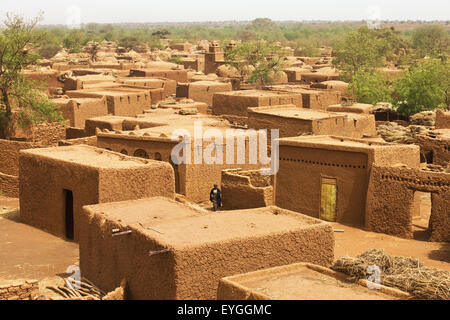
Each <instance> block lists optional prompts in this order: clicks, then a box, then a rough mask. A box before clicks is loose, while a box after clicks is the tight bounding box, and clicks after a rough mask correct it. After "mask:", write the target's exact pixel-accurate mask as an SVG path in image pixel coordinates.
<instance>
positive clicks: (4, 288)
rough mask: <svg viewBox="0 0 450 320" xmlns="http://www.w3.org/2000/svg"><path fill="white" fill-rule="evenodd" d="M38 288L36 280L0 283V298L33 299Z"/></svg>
mask: <svg viewBox="0 0 450 320" xmlns="http://www.w3.org/2000/svg"><path fill="white" fill-rule="evenodd" d="M38 290H39V284H38V282H37V280H27V281H14V282H13V283H10V284H3V285H0V300H33V298H34V297H35V296H36V295H37V292H38Z"/></svg>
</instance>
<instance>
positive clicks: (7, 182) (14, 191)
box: [0, 173, 19, 198]
mask: <svg viewBox="0 0 450 320" xmlns="http://www.w3.org/2000/svg"><path fill="white" fill-rule="evenodd" d="M0 195H2V196H4V197H10V198H18V197H19V177H17V176H10V175H7V174H4V173H0Z"/></svg>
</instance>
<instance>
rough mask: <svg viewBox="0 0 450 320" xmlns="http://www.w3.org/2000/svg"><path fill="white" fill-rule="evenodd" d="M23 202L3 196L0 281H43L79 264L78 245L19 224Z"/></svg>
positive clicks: (0, 227)
mask: <svg viewBox="0 0 450 320" xmlns="http://www.w3.org/2000/svg"><path fill="white" fill-rule="evenodd" d="M18 207H19V201H18V199H10V198H3V197H0V282H2V281H4V280H18V279H35V280H42V279H45V278H48V277H54V276H55V275H58V274H65V273H66V270H67V268H68V267H69V266H72V265H75V264H78V245H77V244H76V243H72V242H67V241H64V240H62V239H59V238H57V237H54V236H52V235H50V234H48V233H45V232H43V231H41V230H38V229H36V228H33V227H30V226H28V225H25V224H22V223H20V222H18V221H19V219H18V218H19V211H18Z"/></svg>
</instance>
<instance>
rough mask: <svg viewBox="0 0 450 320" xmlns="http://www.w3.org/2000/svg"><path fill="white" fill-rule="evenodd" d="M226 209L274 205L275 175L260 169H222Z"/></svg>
mask: <svg viewBox="0 0 450 320" xmlns="http://www.w3.org/2000/svg"><path fill="white" fill-rule="evenodd" d="M221 191H222V198H223V199H222V204H223V209H224V210H242V209H252V208H261V207H268V206H273V205H274V194H273V177H272V176H263V175H261V174H260V171H258V170H257V171H244V170H240V169H232V170H224V171H222V187H221Z"/></svg>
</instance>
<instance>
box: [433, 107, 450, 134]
mask: <svg viewBox="0 0 450 320" xmlns="http://www.w3.org/2000/svg"><path fill="white" fill-rule="evenodd" d="M436 129H450V111H443V110H441V109H438V110H436Z"/></svg>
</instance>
